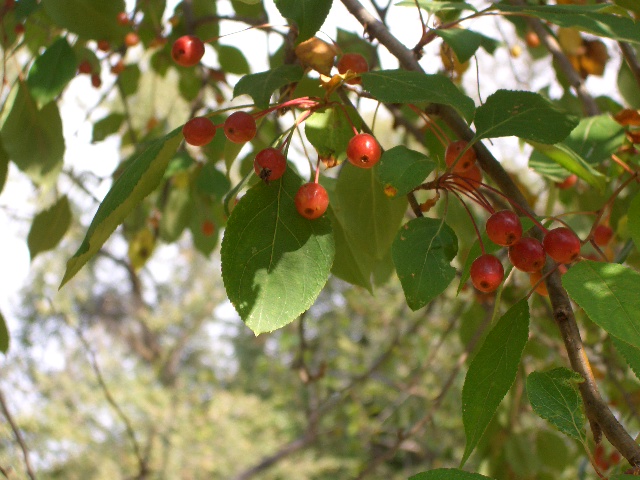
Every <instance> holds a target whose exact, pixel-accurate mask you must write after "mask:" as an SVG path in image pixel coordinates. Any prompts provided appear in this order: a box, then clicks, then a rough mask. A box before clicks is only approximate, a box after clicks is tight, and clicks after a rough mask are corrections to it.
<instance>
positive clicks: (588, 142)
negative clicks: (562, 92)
mask: <svg viewBox="0 0 640 480" xmlns="http://www.w3.org/2000/svg"><path fill="white" fill-rule="evenodd" d="M623 142H624V129H623V128H622V126H620V125H619V124H618V123H617V122H616V121H615V120H613V119H612V118H611V116H610V115H596V116H593V117H587V118H583V119H581V120H580V123H579V124H578V126H577V127H576V128H575V129H574V130H573V131H572V132H571V133H570V134H569V136H568V137H567V138H566V139H565V140H564V142H562V143H564V144H565V145H566V146H567V147H569V148H571V149H572V150H573V151H574V152H576V153H577V154H578V155H580V156H581V157H582V158H583V159H584V160H585V161H586V162H587V163H589V164H590V165H599V164H600V163H602V162H604V161H606V160H608V159H609V158H611V154H612V153H613V152H615V151H616V150H617V149H618V147H620V146H621V145H622V144H623Z"/></svg>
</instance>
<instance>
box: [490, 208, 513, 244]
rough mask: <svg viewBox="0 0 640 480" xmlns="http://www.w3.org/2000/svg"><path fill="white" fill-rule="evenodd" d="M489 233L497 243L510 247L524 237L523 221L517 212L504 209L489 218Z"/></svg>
mask: <svg viewBox="0 0 640 480" xmlns="http://www.w3.org/2000/svg"><path fill="white" fill-rule="evenodd" d="M486 228H487V235H488V236H489V238H490V239H491V241H492V242H493V243H495V244H497V245H501V246H503V247H508V246H509V245H513V244H514V243H516V242H517V241H518V240H520V238H522V223H520V218H518V215H516V214H515V212H512V211H511V210H502V211H500V212H496V213H494V214H493V215H491V216H490V217H489V219H488V220H487V226H486Z"/></svg>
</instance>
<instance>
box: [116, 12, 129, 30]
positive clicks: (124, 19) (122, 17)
mask: <svg viewBox="0 0 640 480" xmlns="http://www.w3.org/2000/svg"><path fill="white" fill-rule="evenodd" d="M116 21H117V22H118V25H121V26H123V27H126V26H127V25H129V23H130V20H129V16H128V15H127V12H120V13H118V16H117V17H116Z"/></svg>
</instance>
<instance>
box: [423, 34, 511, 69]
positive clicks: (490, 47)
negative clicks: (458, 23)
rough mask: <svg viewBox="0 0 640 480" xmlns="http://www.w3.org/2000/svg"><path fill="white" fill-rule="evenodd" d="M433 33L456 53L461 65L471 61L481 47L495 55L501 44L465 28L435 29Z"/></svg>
mask: <svg viewBox="0 0 640 480" xmlns="http://www.w3.org/2000/svg"><path fill="white" fill-rule="evenodd" d="M432 31H433V33H435V34H436V35H438V36H439V37H440V38H442V39H443V40H444V41H445V42H447V44H448V45H449V46H450V47H451V49H452V50H453V51H454V52H455V54H456V56H457V57H458V60H459V61H460V63H464V62H466V61H467V60H469V59H470V58H471V57H473V55H474V54H475V53H476V50H478V48H480V47H481V46H482V47H483V48H484V49H485V50H486V51H487V52H489V53H493V52H494V51H495V49H496V48H497V47H498V45H499V42H498V41H497V40H494V39H493V38H489V37H487V36H486V35H482V34H481V33H478V32H474V31H473V30H466V29H463V28H447V29H438V28H436V29H434V30H432Z"/></svg>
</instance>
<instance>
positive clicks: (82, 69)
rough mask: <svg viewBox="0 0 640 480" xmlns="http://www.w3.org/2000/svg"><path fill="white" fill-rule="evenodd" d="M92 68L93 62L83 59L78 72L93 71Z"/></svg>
mask: <svg viewBox="0 0 640 480" xmlns="http://www.w3.org/2000/svg"><path fill="white" fill-rule="evenodd" d="M91 70H92V67H91V63H89V61H88V60H82V61H81V62H80V64H79V65H78V72H80V73H91Z"/></svg>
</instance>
